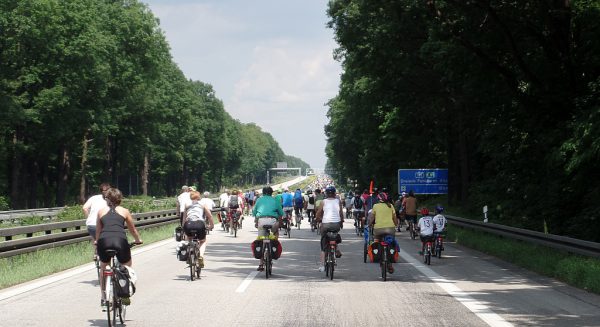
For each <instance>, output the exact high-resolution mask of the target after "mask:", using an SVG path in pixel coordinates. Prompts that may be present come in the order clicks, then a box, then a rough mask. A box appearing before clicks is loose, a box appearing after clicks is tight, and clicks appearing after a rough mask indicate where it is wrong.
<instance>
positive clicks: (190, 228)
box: [183, 191, 214, 268]
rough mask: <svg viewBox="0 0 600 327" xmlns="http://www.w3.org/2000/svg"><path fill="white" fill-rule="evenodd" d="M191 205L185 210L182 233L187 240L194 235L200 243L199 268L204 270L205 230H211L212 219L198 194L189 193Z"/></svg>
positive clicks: (194, 192)
mask: <svg viewBox="0 0 600 327" xmlns="http://www.w3.org/2000/svg"><path fill="white" fill-rule="evenodd" d="M190 198H191V199H192V204H191V205H190V206H189V207H187V208H186V210H185V217H184V224H183V232H184V233H185V235H186V236H187V238H190V239H191V238H192V237H193V236H194V235H196V237H197V238H198V241H199V243H200V257H199V258H198V260H199V262H200V268H204V252H205V251H206V229H207V228H208V229H209V230H212V229H213V227H214V225H213V219H212V214H211V212H210V210H209V209H208V207H205V206H203V205H202V204H201V201H200V192H196V191H192V192H191V193H190Z"/></svg>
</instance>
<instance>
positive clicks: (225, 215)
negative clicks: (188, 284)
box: [221, 209, 229, 233]
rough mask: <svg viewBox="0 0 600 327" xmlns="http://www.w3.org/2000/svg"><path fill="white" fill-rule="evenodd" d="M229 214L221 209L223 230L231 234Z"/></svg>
mask: <svg viewBox="0 0 600 327" xmlns="http://www.w3.org/2000/svg"><path fill="white" fill-rule="evenodd" d="M228 220H229V213H228V212H227V210H225V209H221V228H222V229H223V231H224V232H226V233H229V221H228Z"/></svg>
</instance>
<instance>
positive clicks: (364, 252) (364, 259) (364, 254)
mask: <svg viewBox="0 0 600 327" xmlns="http://www.w3.org/2000/svg"><path fill="white" fill-rule="evenodd" d="M368 248H369V247H368V246H367V243H366V242H365V243H364V246H363V262H364V263H367V253H368Z"/></svg>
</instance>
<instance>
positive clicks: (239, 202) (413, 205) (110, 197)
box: [83, 183, 447, 301]
mask: <svg viewBox="0 0 600 327" xmlns="http://www.w3.org/2000/svg"><path fill="white" fill-rule="evenodd" d="M100 191H101V194H99V195H96V196H93V197H91V198H90V199H89V200H88V201H87V202H86V204H84V206H83V210H84V212H85V214H86V215H87V216H88V219H87V221H86V225H87V228H88V232H89V234H90V236H91V237H92V239H93V240H94V244H97V253H98V257H99V259H100V261H101V268H102V269H104V268H105V267H106V265H107V263H108V262H109V260H110V258H109V257H108V256H107V255H106V251H107V250H109V249H111V250H116V251H117V258H118V260H119V261H120V262H121V263H123V264H124V265H127V266H131V252H130V247H129V244H128V243H127V238H126V235H125V231H124V229H123V226H126V227H127V228H128V229H129V231H130V232H131V234H132V235H133V237H134V239H135V243H142V240H141V238H140V236H139V233H138V231H137V229H136V228H135V225H134V224H133V218H132V216H131V213H130V212H129V211H128V210H127V209H125V208H123V207H121V206H120V203H121V200H122V194H121V192H120V191H119V190H118V189H116V188H113V187H110V185H109V184H106V183H104V184H102V185H101V186H100ZM273 193H274V191H273V189H272V188H271V187H270V186H267V187H265V188H263V189H262V194H259V193H258V192H255V191H253V190H252V191H250V190H249V191H247V192H246V193H244V192H242V191H237V190H233V191H231V192H229V191H228V190H226V191H225V192H224V193H223V194H221V195H220V196H219V205H220V207H221V208H227V209H228V210H229V211H230V212H235V213H236V214H239V215H240V216H241V217H243V215H242V213H243V212H244V209H246V210H247V213H248V214H250V215H252V216H254V223H255V227H256V228H257V229H258V234H259V236H267V235H262V234H264V232H265V230H264V229H263V228H262V227H263V226H265V225H270V226H272V231H273V234H274V237H275V238H277V237H278V236H279V227H280V225H281V224H282V222H283V221H284V220H283V219H285V218H286V217H287V218H288V219H289V218H290V217H291V212H292V211H295V213H296V215H297V216H299V217H302V214H303V211H306V213H307V217H308V219H309V222H311V223H316V222H317V223H320V229H319V231H320V235H321V242H320V243H321V249H320V250H321V251H320V258H321V260H320V262H321V266H320V267H319V270H320V271H324V269H325V267H324V265H323V264H322V263H323V262H324V257H325V250H326V246H327V240H326V239H325V235H326V234H327V232H335V233H338V232H339V231H340V229H341V228H342V227H343V223H344V218H345V217H350V214H351V215H352V216H353V218H354V220H355V224H360V225H361V226H364V225H367V226H369V227H370V228H371V229H372V230H373V236H374V239H375V240H376V241H380V240H382V239H383V238H384V237H385V236H391V237H392V238H395V232H396V231H400V229H399V226H400V219H401V217H404V219H406V221H407V222H412V223H413V224H415V226H416V229H417V230H418V231H419V233H420V239H421V242H422V243H423V246H424V244H425V243H426V242H428V241H433V239H434V237H436V234H438V233H442V232H443V231H444V229H445V226H446V224H447V221H446V218H445V217H444V216H443V214H442V213H443V211H444V208H443V207H441V206H439V205H438V206H437V207H436V209H435V213H436V215H435V216H431V215H430V214H429V210H428V209H427V208H422V209H421V211H420V213H421V215H422V217H421V218H420V219H419V221H418V222H417V219H416V218H417V201H416V198H415V196H414V193H413V191H409V192H408V194H407V193H405V192H403V193H402V195H401V197H399V199H398V200H397V201H395V202H394V200H393V199H392V197H391V196H389V194H388V193H387V191H386V190H385V189H382V190H381V192H379V191H378V190H377V189H374V190H373V192H371V193H369V192H368V191H367V190H364V191H363V192H362V193H360V192H359V191H355V192H350V194H348V195H347V196H346V198H345V201H344V202H342V200H341V199H340V196H339V195H338V194H336V189H335V187H334V186H327V187H326V188H325V192H324V194H321V189H320V188H317V189H316V190H315V192H314V194H313V192H312V191H311V190H308V191H307V192H306V194H302V192H301V190H300V189H297V190H296V191H295V192H294V194H292V193H290V191H289V189H287V188H285V189H284V190H283V192H278V193H279V194H276V195H275V196H274V195H273ZM209 196H210V193H209V192H204V193H203V194H202V195H201V194H200V193H199V192H198V191H196V189H195V188H194V187H188V186H183V187H182V189H181V194H180V195H179V196H178V197H177V212H178V213H179V216H180V223H181V225H182V226H183V231H184V233H185V235H186V237H188V238H189V237H194V238H196V239H198V241H199V242H200V244H201V247H200V258H199V260H200V265H201V267H203V266H204V253H205V251H206V231H207V230H212V229H213V228H214V223H213V217H212V212H211V211H212V209H213V208H214V207H215V203H214V202H213V200H211V199H210V197H209ZM344 209H346V215H344ZM223 214H226V212H222V213H219V214H218V216H219V220H222V219H225V218H224V216H223ZM298 222H299V221H296V223H298ZM285 223H289V224H291V225H292V226H293V222H292V220H291V219H289V221H286V222H285ZM338 235H339V234H338ZM336 242H338V243H339V242H341V238H339V236H338V239H337V240H336ZM422 253H423V249H422V251H421V254H422ZM341 256H342V253H341V251H340V250H339V249H338V250H337V252H336V257H341ZM388 269H389V272H390V273H393V271H394V268H393V266H392V265H389V268H388ZM257 270H259V271H262V270H264V263H263V262H262V259H261V262H260V264H259V266H258V268H257ZM101 286H102V287H104V285H101ZM103 296H104V293H103ZM103 301H104V298H103Z"/></svg>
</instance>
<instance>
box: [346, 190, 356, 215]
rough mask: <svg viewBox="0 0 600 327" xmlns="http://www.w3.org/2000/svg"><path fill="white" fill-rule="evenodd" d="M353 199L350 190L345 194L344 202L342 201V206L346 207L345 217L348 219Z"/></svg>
mask: <svg viewBox="0 0 600 327" xmlns="http://www.w3.org/2000/svg"><path fill="white" fill-rule="evenodd" d="M353 200H354V197H353V196H352V192H348V194H347V195H346V200H345V203H344V207H345V208H346V219H350V216H351V214H352V202H353Z"/></svg>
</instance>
